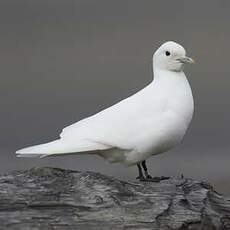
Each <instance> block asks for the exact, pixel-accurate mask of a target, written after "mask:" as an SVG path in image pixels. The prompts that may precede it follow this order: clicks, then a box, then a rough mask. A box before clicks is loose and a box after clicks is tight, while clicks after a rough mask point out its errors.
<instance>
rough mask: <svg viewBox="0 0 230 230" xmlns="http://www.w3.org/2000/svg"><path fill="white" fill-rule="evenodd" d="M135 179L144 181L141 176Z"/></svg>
mask: <svg viewBox="0 0 230 230" xmlns="http://www.w3.org/2000/svg"><path fill="white" fill-rule="evenodd" d="M136 179H137V180H139V181H145V178H144V177H143V176H138V177H137V178H136Z"/></svg>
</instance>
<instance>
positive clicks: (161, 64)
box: [153, 41, 195, 71]
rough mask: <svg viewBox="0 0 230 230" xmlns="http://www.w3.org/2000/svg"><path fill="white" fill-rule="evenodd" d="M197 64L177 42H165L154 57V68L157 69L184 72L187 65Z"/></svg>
mask: <svg viewBox="0 0 230 230" xmlns="http://www.w3.org/2000/svg"><path fill="white" fill-rule="evenodd" d="M188 63H192V64H193V63H195V62H194V60H193V59H192V58H189V57H187V56H186V51H185V49H184V48H183V47H182V46H181V45H179V44H178V43H176V42H172V41H169V42H165V43H164V44H162V45H161V46H160V47H159V48H158V49H157V51H156V52H155V53H154V55H153V66H154V68H157V69H162V70H169V71H182V70H183V67H184V65H185V64H188Z"/></svg>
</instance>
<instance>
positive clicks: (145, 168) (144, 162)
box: [141, 161, 152, 179]
mask: <svg viewBox="0 0 230 230" xmlns="http://www.w3.org/2000/svg"><path fill="white" fill-rule="evenodd" d="M141 165H142V167H143V169H144V171H145V177H146V179H152V177H151V176H150V175H149V173H148V169H147V165H146V161H142V162H141Z"/></svg>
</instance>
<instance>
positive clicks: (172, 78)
mask: <svg viewBox="0 0 230 230" xmlns="http://www.w3.org/2000/svg"><path fill="white" fill-rule="evenodd" d="M153 74H154V79H153V82H154V83H158V82H167V83H170V82H171V83H176V84H177V83H179V82H182V81H185V80H187V79H186V76H185V74H184V72H183V71H178V72H177V71H169V70H162V69H157V68H154V71H153Z"/></svg>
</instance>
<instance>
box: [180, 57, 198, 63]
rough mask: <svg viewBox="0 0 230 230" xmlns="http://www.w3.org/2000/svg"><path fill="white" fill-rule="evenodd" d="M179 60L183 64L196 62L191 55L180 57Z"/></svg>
mask: <svg viewBox="0 0 230 230" xmlns="http://www.w3.org/2000/svg"><path fill="white" fill-rule="evenodd" d="M177 60H178V61H180V62H181V63H183V64H195V61H194V60H193V59H192V58H190V57H182V58H178V59H177Z"/></svg>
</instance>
